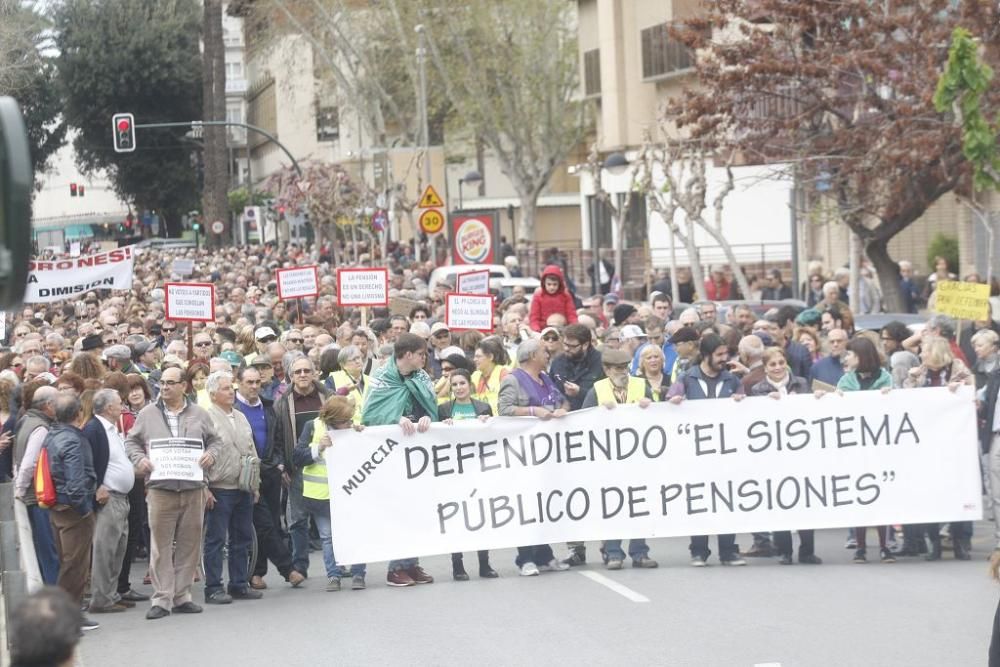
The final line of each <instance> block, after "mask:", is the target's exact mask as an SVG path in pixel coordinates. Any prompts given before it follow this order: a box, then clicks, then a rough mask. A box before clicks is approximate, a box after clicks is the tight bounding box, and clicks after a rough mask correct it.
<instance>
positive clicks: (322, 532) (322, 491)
mask: <svg viewBox="0 0 1000 667" xmlns="http://www.w3.org/2000/svg"><path fill="white" fill-rule="evenodd" d="M345 349H346V348H345ZM355 349H357V348H355ZM354 413H355V406H354V402H353V401H352V400H351V399H350V398H349V397H347V396H331V397H330V398H328V399H326V402H324V403H323V407H322V408H321V409H320V411H319V415H318V416H317V417H316V418H315V419H311V420H309V421H308V422H306V425H305V427H304V428H303V429H302V434H301V435H300V436H299V440H298V443H297V444H296V445H295V450H294V452H293V453H292V462H293V463H294V464H295V466H296V467H299V468H301V469H302V504H303V508H304V509H305V511H306V512H307V513H308V515H309V516H310V517H311V518H312V520H313V521H314V522H315V523H316V529H317V530H318V531H319V538H320V541H321V542H322V543H323V565H324V566H325V567H326V590H327V592H331V593H332V592H336V591H339V590H340V588H341V587H340V579H341V577H345V576H347V573H346V572H344V570H343V569H342V568H341V567H339V566H338V565H337V560H336V558H335V557H334V553H333V526H332V524H331V520H330V482H329V477H328V476H327V470H326V461H325V459H324V456H323V453H324V452H325V451H326V450H327V449H328V448H329V447H331V446H333V440H334V439H335V438H336V432H337V431H346V430H348V429H351V428H354V429H355V430H358V431H360V430H361V429H363V428H364V427H363V426H361V425H360V424H355V423H354ZM365 570H366V566H365V563H355V564H353V565H351V568H350V577H351V589H352V590H361V589H364V588H365Z"/></svg>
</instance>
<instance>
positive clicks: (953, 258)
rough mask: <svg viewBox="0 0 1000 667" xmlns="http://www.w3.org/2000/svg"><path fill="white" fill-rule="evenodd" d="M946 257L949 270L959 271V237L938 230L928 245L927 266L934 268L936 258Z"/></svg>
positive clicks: (930, 268)
mask: <svg viewBox="0 0 1000 667" xmlns="http://www.w3.org/2000/svg"><path fill="white" fill-rule="evenodd" d="M938 257H944V258H945V260H946V261H947V262H948V270H949V271H958V239H957V238H955V237H954V236H949V235H948V234H942V233H940V232H938V233H937V234H935V235H934V238H933V239H931V242H930V244H929V245H928V246H927V266H928V268H929V270H931V271H933V270H934V260H935V259H936V258H938Z"/></svg>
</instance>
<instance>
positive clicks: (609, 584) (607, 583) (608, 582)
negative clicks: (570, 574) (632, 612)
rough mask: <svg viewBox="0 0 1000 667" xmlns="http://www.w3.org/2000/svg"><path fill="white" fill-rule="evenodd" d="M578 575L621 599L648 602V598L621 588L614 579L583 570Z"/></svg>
mask: <svg viewBox="0 0 1000 667" xmlns="http://www.w3.org/2000/svg"><path fill="white" fill-rule="evenodd" d="M579 574H582V575H583V576H585V577H587V578H588V579H590V580H591V581H594V582H597V583H599V584H600V585H601V586H604V587H605V588H610V589H611V590H613V591H614V592H615V593H618V595H621V596H622V597H623V598H626V599H628V600H631V601H632V602H649V598H648V597H646V596H645V595H643V594H642V593H636V592H635V591H633V590H632V589H631V588H629V587H628V586H623V585H622V584H619V583H618V582H617V581H615V580H614V579H609V578H608V577H605V576H604V575H603V574H598V573H597V572H588V571H585V570H584V571H580V572H579Z"/></svg>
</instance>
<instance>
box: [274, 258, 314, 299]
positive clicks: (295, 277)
mask: <svg viewBox="0 0 1000 667" xmlns="http://www.w3.org/2000/svg"><path fill="white" fill-rule="evenodd" d="M317 294H319V274H318V270H317V268H316V267H315V266H297V267H295V268H291V269H278V298H279V299H281V300H282V301H284V300H285V299H301V298H303V297H307V296H316V295H317Z"/></svg>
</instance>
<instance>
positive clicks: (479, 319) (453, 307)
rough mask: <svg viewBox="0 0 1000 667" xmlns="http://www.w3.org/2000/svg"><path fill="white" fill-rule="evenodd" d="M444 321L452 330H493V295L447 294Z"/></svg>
mask: <svg viewBox="0 0 1000 667" xmlns="http://www.w3.org/2000/svg"><path fill="white" fill-rule="evenodd" d="M444 298H445V306H444V321H445V323H446V324H447V325H448V328H449V329H451V330H452V331H462V330H464V329H475V330H476V331H485V332H490V331H493V297H492V296H489V295H486V296H483V295H481V294H446V295H445V297H444Z"/></svg>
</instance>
